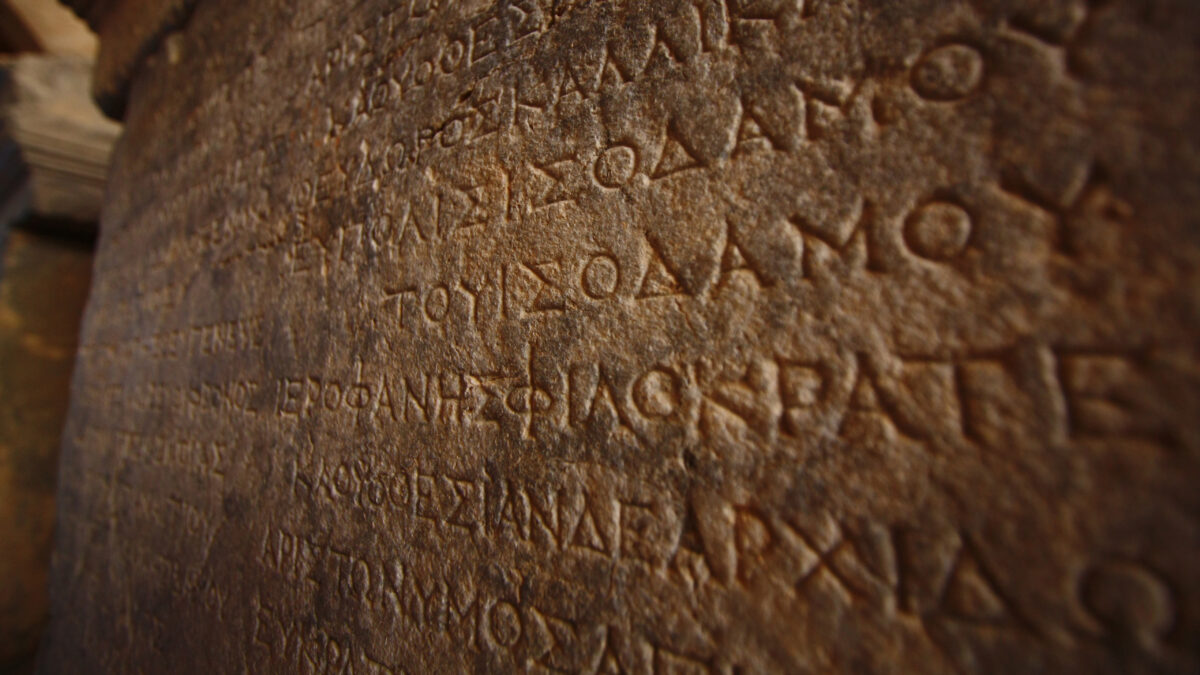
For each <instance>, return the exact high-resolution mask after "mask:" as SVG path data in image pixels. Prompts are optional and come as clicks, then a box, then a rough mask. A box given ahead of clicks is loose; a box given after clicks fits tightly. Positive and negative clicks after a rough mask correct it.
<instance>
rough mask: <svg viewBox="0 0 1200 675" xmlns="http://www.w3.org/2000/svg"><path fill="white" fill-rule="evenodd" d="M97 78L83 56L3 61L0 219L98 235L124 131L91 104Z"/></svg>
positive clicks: (24, 57) (0, 64) (0, 82)
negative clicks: (95, 229)
mask: <svg viewBox="0 0 1200 675" xmlns="http://www.w3.org/2000/svg"><path fill="white" fill-rule="evenodd" d="M90 71H91V63H90V62H89V61H86V60H84V59H82V58H80V57H77V56H42V55H30V54H27V55H21V56H18V57H16V58H12V59H8V60H6V61H0V158H2V160H0V162H2V164H0V191H2V194H3V206H2V207H0V219H3V220H4V221H6V222H9V223H14V222H19V221H21V220H22V219H25V218H28V217H34V218H37V219H38V220H40V221H47V222H48V223H53V224H55V225H56V226H57V227H59V228H65V229H67V230H75V231H78V230H80V229H81V228H82V229H84V230H91V228H92V226H91V225H90V224H92V223H94V222H95V221H96V218H97V217H98V216H99V210H100V200H101V198H102V196H103V191H104V177H105V171H106V168H107V166H108V161H109V155H110V154H111V152H112V146H113V143H114V142H115V140H116V137H117V134H118V133H120V125H118V124H116V123H115V122H112V121H111V120H109V119H107V118H105V117H104V116H103V115H102V114H101V113H100V111H99V110H98V109H97V108H96V106H95V105H94V104H93V103H92V102H91V99H90V98H89V95H88V91H89V83H90ZM85 224H86V226H85Z"/></svg>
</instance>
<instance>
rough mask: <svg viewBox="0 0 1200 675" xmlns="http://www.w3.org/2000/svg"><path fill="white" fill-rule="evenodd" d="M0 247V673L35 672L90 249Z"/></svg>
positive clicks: (22, 242) (9, 242) (15, 239)
mask: <svg viewBox="0 0 1200 675" xmlns="http://www.w3.org/2000/svg"><path fill="white" fill-rule="evenodd" d="M3 238H4V239H5V241H3V242H0V673H20V672H26V671H27V669H30V668H32V665H33V656H34V651H35V650H36V648H37V644H38V637H39V636H40V634H41V630H42V628H43V626H44V624H45V621H46V616H47V613H48V612H47V609H48V607H47V604H48V603H47V595H48V594H47V588H46V576H47V570H48V568H49V565H50V544H51V531H52V529H53V524H54V488H55V470H56V468H57V466H58V448H59V443H60V440H61V439H60V435H61V432H62V427H63V421H64V420H65V418H66V415H67V392H68V391H69V388H70V380H71V366H72V364H73V363H74V360H75V359H74V357H75V347H76V344H77V340H78V336H79V319H80V317H81V316H82V315H83V303H84V301H85V300H86V299H87V290H88V280H89V278H90V276H91V261H92V256H91V249H90V247H88V246H82V245H80V244H77V243H74V242H70V241H64V240H61V239H58V238H54V237H46V236H43V235H38V234H30V233H28V232H23V231H20V230H18V231H15V232H11V233H7V236H6V237H3Z"/></svg>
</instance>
